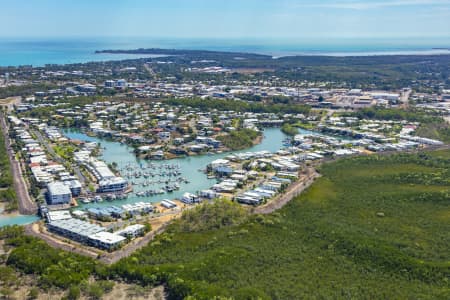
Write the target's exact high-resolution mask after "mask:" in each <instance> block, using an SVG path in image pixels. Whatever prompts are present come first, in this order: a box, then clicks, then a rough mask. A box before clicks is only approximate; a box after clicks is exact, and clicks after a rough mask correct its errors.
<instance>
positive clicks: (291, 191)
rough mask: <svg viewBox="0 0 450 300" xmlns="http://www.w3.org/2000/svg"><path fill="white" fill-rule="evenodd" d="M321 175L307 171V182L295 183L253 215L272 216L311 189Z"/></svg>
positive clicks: (253, 211) (257, 209)
mask: <svg viewBox="0 0 450 300" xmlns="http://www.w3.org/2000/svg"><path fill="white" fill-rule="evenodd" d="M319 177H320V174H319V173H317V172H316V171H315V170H314V169H313V168H310V169H308V170H307V175H306V178H305V179H306V180H300V181H298V182H295V183H293V184H292V185H290V186H289V187H288V189H287V190H286V192H284V193H282V194H281V195H278V196H277V197H276V198H275V199H272V200H270V202H269V203H267V204H266V205H263V206H258V207H256V208H255V209H254V210H252V213H255V214H265V215H267V214H271V213H273V212H274V211H276V210H278V209H280V208H282V207H283V206H285V205H286V204H288V203H289V201H291V200H292V199H294V198H295V197H297V196H299V195H300V194H301V193H302V192H303V191H304V190H306V189H307V188H308V187H310V186H311V185H312V184H313V183H314V181H315V180H316V178H319Z"/></svg>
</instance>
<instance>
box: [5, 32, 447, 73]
mask: <svg viewBox="0 0 450 300" xmlns="http://www.w3.org/2000/svg"><path fill="white" fill-rule="evenodd" d="M137 48H165V49H187V50H213V51H235V52H251V53H261V54H268V55H272V56H274V57H280V56H288V55H329V56H368V55H389V54H405V55H418V54H424V55H430V54H450V38H433V39H418V38H415V39H411V38H408V39H406V38H405V39H198V38H192V39H188V38H177V39H175V38H137V37H130V38H125V37H116V38H51V39H49V38H42V39H37V38H28V39H25V38H0V66H19V65H33V66H43V65H45V64H70V63H84V62H90V61H107V60H121V59H129V58H137V57H148V56H143V55H122V54H95V51H96V50H106V49H108V50H111V49H114V50H117V49H125V50H128V49H137Z"/></svg>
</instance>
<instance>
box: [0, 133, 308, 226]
mask: <svg viewBox="0 0 450 300" xmlns="http://www.w3.org/2000/svg"><path fill="white" fill-rule="evenodd" d="M299 132H300V133H301V134H317V133H316V132H313V131H308V130H303V129H300V130H299ZM65 134H66V136H67V137H68V138H70V139H76V140H81V141H87V142H96V143H100V145H101V148H103V150H102V154H101V157H100V159H102V160H104V161H105V162H106V163H113V162H115V163H117V165H118V169H124V168H125V167H127V166H130V167H131V168H134V169H136V170H139V169H142V168H148V164H149V162H150V161H148V160H141V159H138V158H137V157H136V156H135V155H134V153H133V149H132V148H130V147H128V146H127V145H124V144H120V143H118V142H114V141H108V140H105V139H101V138H97V137H90V136H88V135H86V134H84V133H82V132H80V131H79V130H68V131H66V132H65ZM286 137H287V136H286V135H285V134H284V133H282V132H281V130H280V129H279V128H267V129H265V130H264V138H263V139H262V141H261V143H260V144H258V145H255V146H253V147H251V148H247V149H245V150H241V151H234V152H224V153H218V154H211V155H199V156H188V157H182V158H177V159H172V160H162V161H154V160H152V161H151V163H152V164H153V166H156V168H158V167H159V166H161V165H167V164H170V165H178V166H179V169H180V171H181V177H183V178H186V179H187V180H188V181H189V183H179V185H180V189H179V190H178V191H174V192H173V193H166V194H162V195H155V196H149V197H138V196H136V194H135V193H136V192H140V191H145V190H149V189H151V188H152V187H151V186H147V187H143V186H140V185H135V186H133V193H131V194H130V195H129V197H128V198H127V199H125V200H115V201H111V202H108V201H104V202H100V203H89V204H82V203H79V208H80V209H83V208H89V207H101V206H111V205H122V204H127V203H136V202H141V201H144V202H158V201H161V200H163V199H175V198H181V196H182V195H183V194H184V193H185V192H190V193H195V192H197V191H200V190H205V189H209V188H210V187H212V186H213V185H214V184H215V183H216V180H215V179H208V178H207V176H206V175H205V174H204V173H203V172H201V171H199V170H202V169H205V168H206V166H207V165H208V164H209V163H210V162H212V161H214V160H216V159H219V158H224V157H225V156H227V155H230V154H232V153H242V152H257V151H263V150H266V151H270V152H276V151H278V150H279V149H281V148H282V147H283V140H284V139H285V138H286ZM145 170H148V169H144V170H142V171H145ZM122 173H123V172H122ZM122 175H124V174H122ZM130 181H134V179H131V180H130ZM37 219H38V217H37V216H23V215H11V216H10V215H2V214H1V213H0V227H2V226H6V225H14V224H17V225H25V224H29V223H32V222H34V221H36V220H37Z"/></svg>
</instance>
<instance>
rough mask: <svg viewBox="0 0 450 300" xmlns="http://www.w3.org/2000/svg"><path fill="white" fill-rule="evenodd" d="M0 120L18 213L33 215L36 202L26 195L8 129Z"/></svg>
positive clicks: (35, 210)
mask: <svg viewBox="0 0 450 300" xmlns="http://www.w3.org/2000/svg"><path fill="white" fill-rule="evenodd" d="M0 119H1V122H0V123H1V127H2V132H3V134H4V136H5V141H6V149H7V151H8V156H9V161H10V163H11V172H12V176H13V181H14V189H15V190H16V195H17V200H18V203H19V212H20V213H21V214H23V215H34V214H36V213H37V211H38V208H37V205H36V202H35V201H34V200H33V199H31V197H30V194H29V193H28V188H27V184H26V183H25V180H24V179H23V175H22V169H21V166H20V162H18V161H17V160H16V157H15V155H14V153H13V152H12V149H11V143H10V140H9V133H8V127H7V126H6V122H5V118H4V116H3V114H2V115H1V116H0Z"/></svg>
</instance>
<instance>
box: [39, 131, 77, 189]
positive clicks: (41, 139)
mask: <svg viewBox="0 0 450 300" xmlns="http://www.w3.org/2000/svg"><path fill="white" fill-rule="evenodd" d="M32 132H33V133H34V134H35V135H36V137H37V139H38V140H39V143H40V144H41V145H44V147H45V148H46V149H47V152H48V153H50V155H51V156H52V157H53V159H55V160H56V161H57V162H58V163H60V164H62V165H64V163H65V161H64V159H63V158H62V157H60V156H59V155H58V154H56V152H55V150H53V148H52V146H50V144H49V143H48V141H47V139H46V138H44V137H43V136H42V134H41V133H40V132H39V131H37V130H32ZM72 168H73V170H74V172H75V175H76V176H77V177H78V180H79V181H80V183H81V184H82V185H83V186H84V183H85V182H86V178H85V177H84V175H83V173H81V170H80V168H79V167H78V166H74V165H73V166H72Z"/></svg>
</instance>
